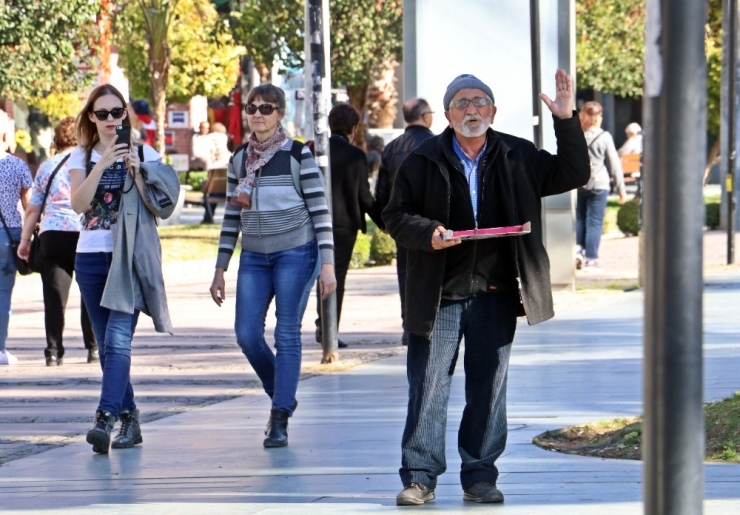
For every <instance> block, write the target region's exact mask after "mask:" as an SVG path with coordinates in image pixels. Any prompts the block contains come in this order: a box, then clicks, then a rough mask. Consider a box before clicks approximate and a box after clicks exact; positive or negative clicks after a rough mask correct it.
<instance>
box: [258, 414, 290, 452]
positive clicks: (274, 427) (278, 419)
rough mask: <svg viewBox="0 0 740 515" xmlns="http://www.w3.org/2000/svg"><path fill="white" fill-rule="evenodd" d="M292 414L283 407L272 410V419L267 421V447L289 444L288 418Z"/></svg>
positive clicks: (265, 444) (264, 443)
mask: <svg viewBox="0 0 740 515" xmlns="http://www.w3.org/2000/svg"><path fill="white" fill-rule="evenodd" d="M289 417H290V414H289V413H288V412H287V411H285V410H282V409H273V410H270V421H269V422H268V423H267V428H268V429H267V431H265V434H266V435H267V438H265V441H264V442H263V445H264V446H265V447H285V446H286V445H288V418H289Z"/></svg>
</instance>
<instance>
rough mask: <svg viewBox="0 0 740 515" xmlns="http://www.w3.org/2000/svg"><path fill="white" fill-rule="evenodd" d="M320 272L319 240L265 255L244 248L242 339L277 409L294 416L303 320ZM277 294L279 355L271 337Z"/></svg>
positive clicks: (239, 299) (239, 287)
mask: <svg viewBox="0 0 740 515" xmlns="http://www.w3.org/2000/svg"><path fill="white" fill-rule="evenodd" d="M318 273H319V259H318V245H317V243H316V241H315V240H314V241H312V242H309V243H306V244H305V245H301V246H300V247H295V248H293V249H289V250H284V251H281V252H275V253H272V254H261V253H258V252H249V251H246V250H243V251H242V253H241V258H240V261H239V277H238V279H237V282H236V322H235V324H234V326H235V330H236V341H237V343H238V344H239V347H241V349H242V352H243V353H244V355H245V356H246V357H247V359H248V360H249V364H250V365H252V368H253V369H254V371H255V372H256V373H257V376H258V377H259V378H260V380H261V381H262V387H263V388H264V389H265V393H267V395H269V396H270V398H272V407H273V408H274V409H280V410H285V411H287V412H289V413H290V414H291V415H292V414H293V403H294V402H295V394H296V390H297V389H298V379H299V377H300V373H301V321H302V320H303V313H304V312H305V311H306V303H307V302H308V296H309V294H310V293H311V290H312V286H313V283H314V281H315V280H316V277H317V276H318ZM273 296H274V297H275V316H276V317H277V324H276V326H275V351H276V352H275V353H274V354H273V352H272V349H271V348H270V347H269V345H267V342H266V341H265V318H266V317H267V308H268V307H269V305H270V302H271V301H272V298H273Z"/></svg>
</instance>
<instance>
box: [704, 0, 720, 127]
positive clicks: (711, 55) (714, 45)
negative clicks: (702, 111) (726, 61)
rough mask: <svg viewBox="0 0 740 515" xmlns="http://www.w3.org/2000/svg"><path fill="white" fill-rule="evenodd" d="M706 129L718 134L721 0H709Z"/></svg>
mask: <svg viewBox="0 0 740 515" xmlns="http://www.w3.org/2000/svg"><path fill="white" fill-rule="evenodd" d="M706 52H707V131H708V132H709V134H711V135H712V136H715V137H717V136H719V124H720V111H719V108H720V96H721V90H722V0H709V14H708V20H707V37H706Z"/></svg>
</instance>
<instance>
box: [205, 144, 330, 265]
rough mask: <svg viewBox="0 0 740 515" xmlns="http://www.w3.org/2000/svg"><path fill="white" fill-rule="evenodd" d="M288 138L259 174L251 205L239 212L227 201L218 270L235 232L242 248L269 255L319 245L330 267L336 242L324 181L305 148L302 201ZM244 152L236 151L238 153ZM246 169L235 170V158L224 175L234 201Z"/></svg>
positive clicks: (224, 262)
mask: <svg viewBox="0 0 740 515" xmlns="http://www.w3.org/2000/svg"><path fill="white" fill-rule="evenodd" d="M292 144H293V140H291V139H288V140H287V141H286V143H285V144H284V145H283V147H282V148H281V149H280V150H279V151H278V152H277V153H276V154H275V155H274V156H273V157H272V159H270V161H269V162H268V163H267V165H265V166H264V167H263V168H261V169H260V170H258V172H257V177H256V181H255V185H254V189H253V190H252V205H251V206H250V208H249V209H241V208H240V207H237V206H232V205H231V203H230V202H228V201H227V202H226V210H225V211H224V221H223V225H222V226H221V237H220V238H219V242H218V258H217V259H216V267H217V268H223V269H224V270H226V269H228V266H229V261H230V260H231V256H232V254H233V253H234V247H235V246H236V241H237V238H238V237H239V232H241V234H242V249H243V250H248V251H251V252H260V253H263V254H269V253H273V252H280V251H283V250H288V249H292V248H295V247H298V246H300V245H305V244H306V243H308V242H310V241H313V240H314V239H316V240H318V244H319V254H320V257H321V263H322V264H331V265H333V264H334V238H333V236H332V226H331V216H330V214H329V207H328V204H327V202H326V195H325V193H324V188H325V184H324V176H323V175H322V173H321V170H319V167H318V166H317V165H316V162H315V161H314V159H313V156H312V155H311V151H310V150H309V149H308V147H303V150H302V152H301V163H300V170H301V172H300V184H301V190H302V191H303V197H301V195H300V194H299V193H298V192H297V191H296V188H295V185H294V183H293V175H292V173H291V159H293V158H292V157H291V155H290V148H291V145H292ZM241 151H242V150H237V152H241ZM243 176H244V168H243V167H242V169H241V170H234V164H233V159H231V160H230V161H229V168H228V171H227V190H226V198H227V199H229V198H230V197H232V196H234V192H235V190H236V187H237V185H238V184H239V179H241V178H242V177H243Z"/></svg>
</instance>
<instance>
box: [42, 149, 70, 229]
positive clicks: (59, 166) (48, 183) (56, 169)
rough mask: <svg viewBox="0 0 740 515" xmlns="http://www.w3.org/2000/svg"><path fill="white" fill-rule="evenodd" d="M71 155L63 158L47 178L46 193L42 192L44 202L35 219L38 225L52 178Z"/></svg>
mask: <svg viewBox="0 0 740 515" xmlns="http://www.w3.org/2000/svg"><path fill="white" fill-rule="evenodd" d="M71 155H72V153H71V152H70V153H69V154H67V155H66V156H64V159H62V162H61V163H59V164H58V165H57V167H56V168H54V171H53V172H51V175H50V176H49V182H47V183H46V191H45V192H44V200H42V201H41V210H40V211H39V216H38V217H37V218H36V223H39V220H41V216H42V215H43V214H44V208H45V207H46V199H47V198H48V197H49V191H50V190H51V183H52V182H53V181H54V177H56V176H57V172H58V171H59V170H61V168H62V166H64V163H66V162H67V159H69V156H71Z"/></svg>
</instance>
